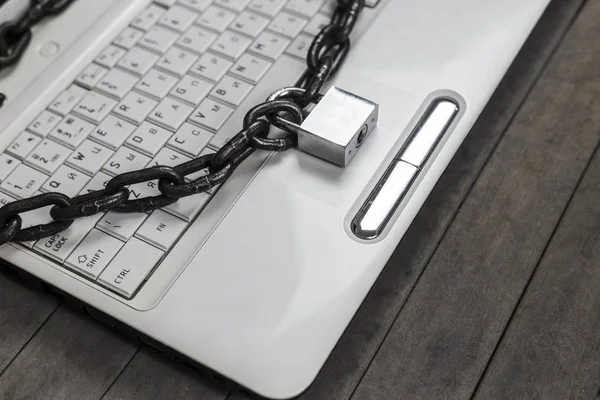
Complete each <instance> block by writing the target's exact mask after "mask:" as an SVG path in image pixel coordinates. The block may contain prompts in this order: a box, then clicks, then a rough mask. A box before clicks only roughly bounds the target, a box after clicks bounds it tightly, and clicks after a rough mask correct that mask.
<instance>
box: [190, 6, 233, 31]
mask: <svg viewBox="0 0 600 400" xmlns="http://www.w3.org/2000/svg"><path fill="white" fill-rule="evenodd" d="M234 18H235V13H233V12H231V11H229V10H225V9H223V8H220V7H216V6H210V7H209V8H207V9H206V11H204V12H203V13H202V15H200V18H198V21H197V22H196V23H197V24H198V25H201V26H203V27H205V28H208V29H212V30H214V31H217V32H223V31H224V30H225V29H226V28H227V27H228V26H229V24H231V21H233V19H234Z"/></svg>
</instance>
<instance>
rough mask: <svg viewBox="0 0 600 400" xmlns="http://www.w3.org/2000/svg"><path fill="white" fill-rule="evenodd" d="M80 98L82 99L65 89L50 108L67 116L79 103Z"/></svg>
mask: <svg viewBox="0 0 600 400" xmlns="http://www.w3.org/2000/svg"><path fill="white" fill-rule="evenodd" d="M79 100H81V97H80V96H77V95H75V94H73V93H70V92H67V91H64V92H62V93H61V94H60V95H59V96H58V97H57V98H56V99H55V100H54V101H53V102H52V104H50V106H49V107H48V110H50V111H53V112H55V113H56V114H59V115H62V116H65V115H67V114H68V113H70V112H71V110H72V109H73V107H75V105H76V104H77V103H79Z"/></svg>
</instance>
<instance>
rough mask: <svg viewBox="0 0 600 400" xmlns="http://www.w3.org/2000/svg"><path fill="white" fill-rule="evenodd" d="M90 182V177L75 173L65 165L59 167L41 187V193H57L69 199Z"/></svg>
mask: <svg viewBox="0 0 600 400" xmlns="http://www.w3.org/2000/svg"><path fill="white" fill-rule="evenodd" d="M89 181H90V177H89V176H87V175H85V174H83V173H81V172H79V171H75V170H74V169H73V168H70V167H67V166H66V165H62V166H60V168H58V170H57V171H56V172H55V173H54V175H52V176H51V177H50V179H48V180H47V181H46V183H45V184H44V186H42V189H41V190H42V192H59V193H63V194H66V195H67V196H69V197H75V196H77V195H78V194H79V192H81V189H83V187H84V186H85V185H86V184H87V183H88V182H89Z"/></svg>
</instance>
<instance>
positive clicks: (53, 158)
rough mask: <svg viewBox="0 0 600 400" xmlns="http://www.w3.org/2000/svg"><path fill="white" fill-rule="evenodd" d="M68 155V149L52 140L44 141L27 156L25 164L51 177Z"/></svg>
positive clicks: (69, 152) (69, 151)
mask: <svg viewBox="0 0 600 400" xmlns="http://www.w3.org/2000/svg"><path fill="white" fill-rule="evenodd" d="M69 154H71V150H70V149H68V148H66V147H65V146H63V145H61V144H58V143H56V142H53V141H52V140H47V139H44V140H43V141H42V142H41V143H40V144H39V145H38V146H37V147H36V148H35V149H34V150H33V151H32V152H31V154H29V156H27V158H26V159H25V163H26V164H28V165H29V166H32V167H34V168H36V169H38V170H40V171H42V172H45V173H46V174H48V175H52V174H53V173H54V172H56V170H57V169H58V167H60V166H61V165H62V163H63V162H64V161H65V160H66V159H67V157H69ZM36 190H37V189H36Z"/></svg>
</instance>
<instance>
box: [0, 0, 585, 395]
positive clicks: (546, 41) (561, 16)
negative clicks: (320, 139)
mask: <svg viewBox="0 0 600 400" xmlns="http://www.w3.org/2000/svg"><path fill="white" fill-rule="evenodd" d="M578 3H579V2H577V1H575V2H573V1H555V3H554V4H558V6H555V5H554V4H553V6H552V10H554V11H553V12H552V13H549V16H547V17H545V23H544V24H545V25H544V26H545V30H544V29H538V30H537V34H536V35H534V40H532V41H530V42H529V44H528V45H527V47H526V49H527V51H526V52H524V53H523V54H522V55H521V57H520V58H521V60H522V61H521V64H520V65H519V67H518V68H513V70H512V72H511V74H510V75H511V77H512V80H507V81H505V82H504V83H503V88H502V89H501V90H502V91H504V92H502V93H503V94H502V95H501V96H496V97H495V99H494V100H493V101H492V105H491V106H490V109H492V110H494V111H493V112H489V113H488V117H487V123H486V124H485V125H487V126H484V124H480V126H479V128H477V129H476V130H474V132H477V131H479V132H484V133H485V135H475V133H473V134H472V135H471V138H473V137H474V136H477V137H475V139H471V138H470V139H469V141H471V142H476V143H475V144H474V145H471V147H468V148H467V149H466V150H461V153H460V154H459V155H458V156H457V160H455V162H453V166H452V167H451V168H452V169H453V171H455V172H454V173H453V174H452V175H451V177H450V178H446V179H445V180H444V179H443V180H442V182H441V185H438V188H437V189H436V192H435V193H438V194H439V193H444V195H443V196H442V197H437V198H436V199H435V200H430V201H429V202H428V205H427V206H426V209H429V210H431V209H433V210H434V211H433V212H430V213H425V214H424V213H422V214H424V215H425V216H420V217H419V218H418V220H417V221H416V223H415V226H416V227H413V229H411V232H412V231H415V230H416V231H419V232H423V231H424V232H425V233H424V234H423V235H422V236H421V237H420V238H419V239H417V240H416V241H413V242H412V245H416V246H417V248H418V249H420V253H419V254H415V252H414V251H411V252H408V257H407V248H408V246H407V245H404V246H401V248H400V249H399V250H398V251H397V252H396V254H395V256H394V258H393V259H392V262H391V263H390V264H391V265H393V264H396V265H399V264H400V261H402V265H406V264H404V261H405V260H407V259H408V261H409V262H408V263H407V264H408V265H413V266H415V265H417V264H419V261H423V262H424V261H425V260H426V259H427V258H428V256H427V254H428V253H429V254H430V253H431V250H430V251H429V252H428V249H433V248H434V247H435V244H436V243H437V242H438V241H439V237H441V234H442V232H443V230H444V229H445V227H446V226H447V224H448V223H449V221H450V220H451V219H452V215H453V213H454V212H455V210H456V208H457V206H458V204H459V203H460V201H461V200H462V198H463V197H464V193H466V192H467V190H468V188H469V187H470V185H471V183H472V181H473V179H474V176H476V174H477V173H478V171H479V170H480V168H481V165H482V164H483V163H484V161H485V159H486V158H487V155H488V154H489V152H490V151H491V150H492V149H493V147H494V145H495V143H496V142H497V140H498V138H499V136H500V135H501V133H502V131H503V129H504V127H505V126H506V124H507V122H508V120H509V119H510V117H511V115H512V113H514V110H515V109H516V108H517V106H518V103H519V101H520V100H521V99H522V98H523V97H524V95H525V93H526V92H527V90H528V89H529V87H530V86H531V85H532V83H533V80H534V78H535V76H536V74H537V73H538V71H539V70H540V69H541V66H542V65H543V63H544V60H545V59H547V57H548V54H549V53H550V51H551V50H552V48H553V46H554V45H555V44H556V42H557V41H558V39H559V38H560V36H561V34H562V32H563V31H564V30H565V29H566V25H567V24H568V21H569V19H570V18H571V16H572V15H573V13H574V12H575V10H576V8H577V4H578ZM494 103H496V104H495V105H494ZM483 120H484V121H485V119H483ZM463 149H464V147H463ZM444 186H445V187H446V188H444V189H440V187H444ZM438 200H439V201H438ZM442 203H443V204H442ZM446 207H447V208H448V209H449V210H450V211H448V212H440V210H445V209H446ZM429 231H433V233H431V234H429V235H428V233H427V232H429ZM430 243H433V245H432V246H433V247H431V248H430V247H429V246H430ZM402 249H404V250H402ZM412 260H416V261H412ZM411 269H412V271H408V270H406V269H404V268H395V267H391V268H388V269H387V270H386V271H388V272H387V277H388V278H392V279H394V281H393V282H388V283H387V284H386V283H383V284H380V285H378V286H377V287H376V290H374V293H372V294H371V295H370V299H371V300H368V302H369V304H367V307H366V309H367V311H365V308H364V307H363V309H362V310H361V313H359V316H358V317H357V319H356V320H355V322H354V323H353V327H354V329H357V328H358V331H355V332H354V334H352V333H351V336H350V338H349V339H347V340H349V343H350V345H349V346H347V347H346V348H344V346H343V343H342V344H341V346H339V347H338V349H339V348H340V347H341V348H342V350H336V352H335V353H334V356H333V357H332V360H330V362H328V365H327V366H326V369H325V371H327V372H326V373H325V374H322V375H321V376H320V378H319V380H318V381H317V385H315V387H316V388H317V392H318V393H319V395H318V396H321V398H334V395H336V394H339V396H340V398H342V397H347V395H348V394H349V393H350V392H351V390H352V389H353V387H354V386H355V384H356V381H357V380H358V377H359V376H360V375H361V374H362V373H363V371H364V369H365V368H366V365H367V364H368V361H369V360H370V358H371V357H372V355H373V354H374V352H375V350H376V348H377V346H378V345H379V343H380V342H381V340H382V338H383V335H384V333H385V331H386V330H387V328H388V326H389V324H390V323H391V321H392V320H393V316H394V315H395V312H397V309H399V307H400V306H401V304H402V303H403V302H404V298H405V297H406V294H407V293H408V290H409V289H410V286H411V285H405V282H404V279H403V276H404V275H405V274H407V273H408V274H409V275H410V276H411V279H416V276H418V274H419V269H418V268H417V267H415V268H412V267H411ZM381 281H385V279H381V280H380V282H381ZM413 282H414V281H413ZM389 283H391V284H389ZM398 285H400V287H398ZM402 294H403V295H402ZM399 295H401V296H399ZM397 296H398V297H401V301H399V302H396V300H397V298H396V297H397ZM382 304H386V307H383V308H385V309H384V310H381V308H382V307H381V305H382ZM388 304H390V307H389V308H388V307H387V305H388ZM395 306H396V311H395V312H394V307H395ZM369 307H372V309H370V310H369ZM373 310H375V311H376V312H375V313H373V312H372V311H373ZM380 315H383V316H382V317H379V316H380ZM361 321H362V322H361ZM386 321H389V322H386ZM363 322H366V323H365V324H364V325H363ZM357 325H362V326H359V327H357ZM352 329H353V328H351V329H350V330H349V332H352ZM346 336H348V335H346ZM348 350H350V351H348ZM340 351H341V352H342V353H343V354H342V353H340ZM336 354H337V357H336ZM355 359H356V360H357V362H356V363H354V360H355ZM135 361H136V360H134V362H135ZM332 363H333V364H332ZM354 366H356V368H355V370H354V371H352V370H351V371H349V369H352V368H354ZM82 371H83V372H82V374H87V373H88V372H87V368H83V369H82ZM128 373H129V371H127V370H126V372H125V373H124V374H123V376H124V377H125V376H127V374H128ZM131 374H132V375H136V373H131ZM141 375H142V376H143V374H141ZM123 379H126V378H123ZM128 382H129V384H130V385H135V384H136V382H137V381H136V380H135V379H131V380H129V381H128ZM162 383H165V381H162ZM2 384H3V383H2V381H0V385H2ZM119 384H120V382H117V383H115V387H117V388H118V387H119ZM330 389H331V390H330ZM338 389H339V390H338ZM115 390H116V389H115ZM111 391H112V389H111ZM113 393H117V392H113ZM109 394H110V392H109ZM305 397H306V398H313V397H310V393H307V395H306V396H305ZM315 398H316V397H315Z"/></svg>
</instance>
